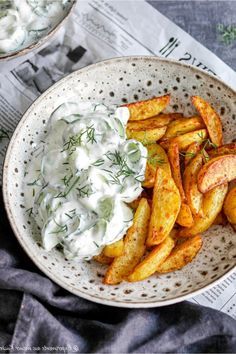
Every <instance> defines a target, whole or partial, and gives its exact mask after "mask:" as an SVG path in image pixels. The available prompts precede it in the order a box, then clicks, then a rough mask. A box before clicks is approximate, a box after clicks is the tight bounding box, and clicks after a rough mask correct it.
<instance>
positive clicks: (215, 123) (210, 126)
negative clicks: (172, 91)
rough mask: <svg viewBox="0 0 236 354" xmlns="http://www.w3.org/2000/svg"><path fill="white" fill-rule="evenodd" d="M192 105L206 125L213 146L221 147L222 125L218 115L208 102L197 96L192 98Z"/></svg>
mask: <svg viewBox="0 0 236 354" xmlns="http://www.w3.org/2000/svg"><path fill="white" fill-rule="evenodd" d="M192 103H193V105H194V106H195V108H196V109H197V111H198V113H199V114H200V116H201V117H202V119H203V121H204V123H205V124H206V127H207V130H208V133H209V136H210V138H211V141H212V142H213V144H215V145H216V146H221V145H223V132H222V124H221V120H220V117H219V115H218V114H217V113H216V112H215V110H214V109H213V108H212V107H211V106H210V104H209V103H208V102H206V101H205V100H204V99H203V98H201V97H199V96H193V97H192Z"/></svg>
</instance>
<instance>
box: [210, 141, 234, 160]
mask: <svg viewBox="0 0 236 354" xmlns="http://www.w3.org/2000/svg"><path fill="white" fill-rule="evenodd" d="M208 154H209V156H210V157H216V156H222V155H231V154H232V155H236V143H231V144H225V145H223V146H220V147H218V148H216V149H212V150H209V151H208Z"/></svg>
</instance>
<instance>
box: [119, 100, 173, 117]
mask: <svg viewBox="0 0 236 354" xmlns="http://www.w3.org/2000/svg"><path fill="white" fill-rule="evenodd" d="M169 102H170V95H165V96H160V97H154V98H151V99H149V100H145V101H139V102H132V103H128V104H125V105H123V107H127V108H128V109H129V113H130V118H129V120H130V121H131V120H143V119H147V118H150V117H153V116H156V115H157V114H159V113H160V112H162V111H163V110H164V109H165V108H166V106H167V105H168V104H169Z"/></svg>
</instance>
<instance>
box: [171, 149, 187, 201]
mask: <svg viewBox="0 0 236 354" xmlns="http://www.w3.org/2000/svg"><path fill="white" fill-rule="evenodd" d="M168 157H169V161H170V167H171V172H172V177H173V180H174V181H175V184H176V186H177V188H178V190H179V193H180V197H181V200H182V202H185V200H186V197H185V192H184V189H183V184H182V177H181V171H180V161H179V146H178V144H177V143H176V142H173V143H171V144H170V146H169V149H168Z"/></svg>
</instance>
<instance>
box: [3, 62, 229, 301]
mask: <svg viewBox="0 0 236 354" xmlns="http://www.w3.org/2000/svg"><path fill="white" fill-rule="evenodd" d="M167 92H169V93H171V95H172V98H171V103H170V106H169V107H168V110H167V111H170V112H177V111H179V112H183V113H184V114H185V115H186V116H190V115H192V114H194V113H196V112H195V111H194V108H193V106H192V104H191V102H190V96H191V95H196V94H199V95H201V96H202V97H203V98H205V99H206V100H208V101H209V102H210V103H211V104H212V105H213V106H214V108H215V109H216V110H217V111H218V112H219V114H220V116H221V117H222V122H223V129H224V140H225V142H230V141H232V140H233V138H234V137H235V119H236V115H235V114H236V92H235V91H233V90H232V89H231V88H229V87H228V86H227V85H225V84H224V83H223V82H222V81H220V80H219V79H217V78H216V77H213V76H210V75H208V74H206V73H205V72H203V71H201V70H199V69H196V68H194V67H192V66H187V65H183V64H182V63H180V62H176V61H170V60H165V59H164V60H163V59H159V58H157V57H124V58H116V59H111V60H107V61H103V62H100V63H97V64H94V65H91V66H88V67H85V68H83V69H81V70H78V71H76V72H74V73H72V74H70V75H69V76H67V77H65V78H64V79H62V80H60V81H59V82H57V83H56V84H55V85H53V86H52V87H50V88H49V89H48V90H47V91H46V92H45V93H44V94H42V95H41V96H40V97H39V98H38V99H37V100H36V101H35V102H34V103H33V104H32V106H31V107H30V108H29V109H28V111H27V112H26V113H25V114H24V116H23V117H22V119H21V121H20V123H19V125H18V127H17V128H16V130H15V133H14V134H13V137H12V139H11V142H10V144H9V147H8V151H7V155H6V159H5V165H4V181H3V192H4V200H5V206H6V210H7V213H8V217H9V220H10V223H11V226H12V228H13V230H14V232H15V235H16V237H17V239H18V240H19V242H20V244H21V245H22V247H23V248H24V249H25V251H26V252H27V253H28V255H29V256H30V258H31V259H32V260H33V261H34V262H35V264H36V265H37V266H38V267H39V268H40V269H41V270H42V271H43V272H44V273H45V274H46V275H47V276H48V277H49V278H51V279H52V280H53V281H55V282H56V283H58V284H59V285H61V286H62V287H63V288H65V289H67V290H68V291H70V292H72V293H74V294H76V295H78V296H81V297H83V298H85V299H88V300H91V301H95V302H99V303H102V304H106V305H113V306H120V307H139V308H141V307H154V306H163V305H168V304H173V303H176V302H179V301H182V300H184V299H187V298H190V297H192V296H195V295H197V294H199V293H201V292H202V291H204V290H207V289H209V287H211V286H213V285H216V283H217V282H219V281H220V280H222V279H223V278H224V277H226V276H227V275H229V274H230V273H231V272H233V270H234V269H235V264H236V237H235V234H234V232H233V230H232V228H231V227H230V226H224V227H222V226H214V227H212V228H211V229H210V230H209V231H207V232H206V233H204V237H203V238H204V242H203V248H202V250H201V252H200V253H199V254H198V256H197V257H196V258H195V259H194V261H193V262H192V263H191V264H189V265H187V266H186V267H185V268H183V269H182V270H180V271H176V272H173V273H170V274H166V275H161V276H158V275H156V274H155V275H153V276H152V277H150V278H149V279H147V280H145V281H142V282H138V283H128V282H123V283H122V284H120V285H117V286H107V285H104V284H103V283H102V279H103V275H104V273H105V270H106V267H105V266H102V265H99V264H98V263H96V262H94V261H87V262H86V261H84V262H80V263H76V262H73V261H67V260H66V259H65V258H64V256H63V255H62V253H60V251H58V250H53V251H52V252H49V253H47V252H45V251H44V249H43V248H42V247H41V246H40V244H39V243H38V240H39V237H40V232H39V230H38V228H37V227H36V225H35V223H34V220H32V219H31V218H30V217H28V215H27V213H26V210H25V207H24V203H25V201H24V190H23V180H24V171H25V167H26V166H27V165H28V163H29V162H30V160H31V157H32V156H31V152H32V149H33V148H32V144H33V142H36V143H37V141H39V140H40V139H43V137H44V134H45V132H46V125H47V120H48V118H49V116H50V114H51V112H52V111H53V110H54V109H55V108H56V107H57V106H59V105H60V104H61V103H62V102H64V101H67V100H68V101H73V100H74V99H75V100H76V101H88V100H89V101H97V102H105V103H106V104H108V105H109V104H114V103H115V104H118V105H119V104H124V103H126V102H132V101H137V100H143V99H147V98H150V97H152V96H154V95H156V96H158V95H163V94H166V93H167Z"/></svg>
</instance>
